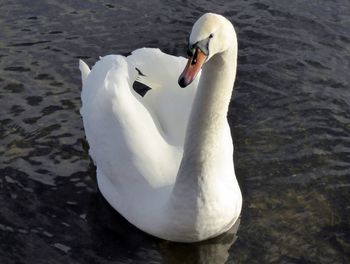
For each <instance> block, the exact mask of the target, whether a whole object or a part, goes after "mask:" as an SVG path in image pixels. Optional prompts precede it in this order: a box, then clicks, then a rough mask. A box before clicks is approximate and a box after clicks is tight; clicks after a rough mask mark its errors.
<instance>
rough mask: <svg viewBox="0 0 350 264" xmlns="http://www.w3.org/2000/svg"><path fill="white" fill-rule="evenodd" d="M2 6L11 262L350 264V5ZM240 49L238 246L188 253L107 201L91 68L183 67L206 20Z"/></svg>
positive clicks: (4, 170) (4, 232) (192, 248)
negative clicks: (161, 63)
mask: <svg viewBox="0 0 350 264" xmlns="http://www.w3.org/2000/svg"><path fill="white" fill-rule="evenodd" d="M212 2H213V1H204V0H201V1H185V0H183V1H157V0H152V1H109V2H108V1H97V0H96V1H94V0H88V1H86V0H85V1H68V0H60V1H58V0H47V1H29V0H28V1H24V0H23V1H6V0H5V1H4V0H3V1H1V3H0V102H1V106H0V122H1V125H0V139H1V144H0V159H1V162H0V263H17V264H18V263H225V262H227V263H350V179H349V177H350V87H349V86H350V75H349V72H350V67H349V63H350V2H349V1H347V0H338V1H326V0H322V1H321V0H320V1H316V0H308V1H307V0H305V1H300V0H296V1H290V0H288V1H287V0H279V1H278V0H275V1H272V0H270V1H257V0H248V1H217V2H216V3H215V4H214V3H212ZM207 11H213V12H218V13H221V14H223V15H225V16H226V17H228V18H229V19H230V20H231V21H232V22H233V23H234V24H235V27H236V30H237V32H238V38H239V64H238V75H237V80H236V85H235V93H234V96H233V98H232V104H231V107H230V111H229V121H230V124H231V127H232V133H233V139H234V143H235V158H234V159H235V166H236V173H237V177H238V180H239V183H240V186H241V188H242V192H243V197H244V204H243V210H242V217H241V221H240V226H239V230H238V234H237V237H236V236H235V235H234V231H233V232H232V233H231V234H227V235H224V236H222V237H220V238H217V239H214V240H211V241H207V242H204V243H200V244H192V245H183V244H176V243H170V242H166V241H162V240H158V239H155V238H153V237H150V236H147V235H145V234H144V233H142V232H140V231H138V230H137V229H135V228H134V227H132V226H131V225H129V224H128V223H127V222H126V221H125V220H123V219H122V218H121V217H120V216H119V215H118V214H117V213H115V212H114V211H113V210H112V209H111V208H110V207H109V206H108V205H107V203H106V202H105V201H104V200H103V198H101V196H100V194H99V193H98V190H97V188H96V182H95V179H94V176H95V172H94V168H93V166H92V163H91V161H90V160H89V157H88V155H87V150H86V143H85V139H84V131H83V125H82V121H81V118H80V115H79V108H80V89H81V88H80V73H79V71H78V68H77V65H78V63H77V60H78V58H84V59H85V60H86V61H87V62H88V63H89V64H90V65H92V64H93V63H94V62H95V61H96V60H97V58H98V56H99V55H106V54H110V53H122V54H125V53H128V52H130V51H132V50H134V49H136V48H139V47H143V46H148V47H159V48H161V49H162V50H163V51H166V52H169V53H171V54H177V55H184V54H185V53H184V50H185V45H186V43H187V36H188V34H189V32H190V29H191V26H192V24H193V23H194V21H195V20H196V19H197V18H198V17H199V16H200V15H201V14H202V13H204V12H207Z"/></svg>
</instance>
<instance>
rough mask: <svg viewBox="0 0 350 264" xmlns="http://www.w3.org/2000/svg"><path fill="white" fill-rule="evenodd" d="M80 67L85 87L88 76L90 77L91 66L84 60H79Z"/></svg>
mask: <svg viewBox="0 0 350 264" xmlns="http://www.w3.org/2000/svg"><path fill="white" fill-rule="evenodd" d="M79 69H80V72H81V81H82V84H83V87H84V83H85V81H86V78H87V77H88V75H89V73H90V68H89V66H87V64H86V63H85V62H84V61H83V60H79Z"/></svg>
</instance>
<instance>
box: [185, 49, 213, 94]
mask: <svg viewBox="0 0 350 264" xmlns="http://www.w3.org/2000/svg"><path fill="white" fill-rule="evenodd" d="M206 59H207V55H205V54H204V53H203V52H202V51H201V50H200V49H199V48H196V50H195V52H194V53H193V55H192V57H190V58H188V62H187V65H186V67H185V69H184V71H183V72H182V73H181V75H180V77H179V85H180V86H181V87H182V88H184V87H186V86H187V85H189V84H190V83H191V82H192V81H193V80H194V78H196V76H197V74H198V72H199V71H200V69H201V68H202V66H203V64H204V62H205V60H206Z"/></svg>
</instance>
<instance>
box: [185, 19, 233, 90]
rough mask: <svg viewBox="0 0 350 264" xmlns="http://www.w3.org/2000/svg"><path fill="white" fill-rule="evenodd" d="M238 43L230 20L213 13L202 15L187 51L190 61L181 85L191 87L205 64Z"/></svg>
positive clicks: (195, 25) (194, 28)
mask: <svg viewBox="0 0 350 264" xmlns="http://www.w3.org/2000/svg"><path fill="white" fill-rule="evenodd" d="M236 43H237V40H236V32H235V30H234V28H233V26H232V24H231V22H230V21H229V20H227V19H226V18H225V17H223V16H221V15H217V14H212V13H207V14H204V15H202V16H201V17H200V18H199V19H198V20H197V21H196V23H195V24H194V25H193V28H192V32H191V35H190V39H189V44H188V51H187V55H188V57H189V59H188V62H187V65H186V68H185V69H184V71H183V72H182V74H181V75H180V77H179V85H180V86H181V87H182V88H184V87H186V86H187V85H189V84H190V83H191V82H192V81H193V80H194V78H195V77H196V76H197V73H198V72H199V71H200V70H201V68H202V66H203V64H204V63H206V62H207V61H208V60H209V59H210V58H211V57H213V56H214V55H215V54H218V53H221V52H224V51H225V50H227V49H228V48H230V47H231V46H232V45H236Z"/></svg>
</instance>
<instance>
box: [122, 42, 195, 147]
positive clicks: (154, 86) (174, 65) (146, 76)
mask: <svg viewBox="0 0 350 264" xmlns="http://www.w3.org/2000/svg"><path fill="white" fill-rule="evenodd" d="M127 60H128V62H129V63H130V64H131V65H133V67H135V68H136V69H137V71H138V72H139V76H138V77H137V81H139V82H141V83H143V84H145V85H147V86H149V87H150V88H151V90H150V91H148V92H147V93H146V95H145V96H144V97H143V98H142V100H141V102H142V103H143V104H144V105H145V106H146V107H147V108H148V109H149V111H150V112H151V113H152V116H153V118H154V119H156V120H157V122H158V123H159V124H160V126H161V128H162V130H163V132H164V135H165V136H166V137H167V140H168V141H169V142H171V143H172V144H173V145H177V146H181V147H182V146H183V143H184V138H185V131H186V127H187V122H188V118H189V114H190V110H191V107H192V103H193V98H194V95H195V92H196V89H197V85H198V80H199V76H198V77H197V78H196V79H195V80H194V81H193V83H192V84H191V85H189V86H188V87H186V88H185V89H182V88H180V86H179V85H178V78H179V76H180V74H181V72H182V71H183V69H184V68H185V65H186V61H187V60H186V59H185V58H183V57H175V56H171V55H168V54H165V53H163V52H161V51H160V50H159V49H151V48H142V49H138V50H135V51H134V52H132V54H131V55H130V56H128V57H127Z"/></svg>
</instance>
